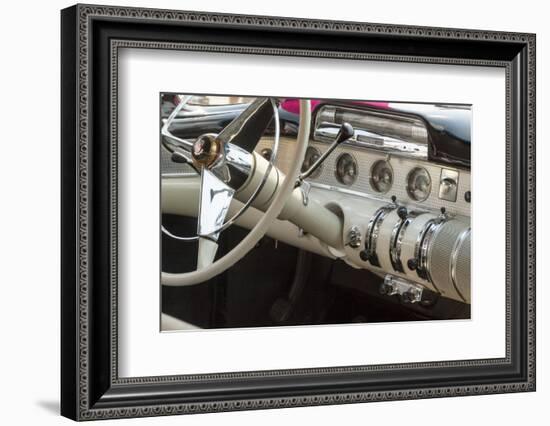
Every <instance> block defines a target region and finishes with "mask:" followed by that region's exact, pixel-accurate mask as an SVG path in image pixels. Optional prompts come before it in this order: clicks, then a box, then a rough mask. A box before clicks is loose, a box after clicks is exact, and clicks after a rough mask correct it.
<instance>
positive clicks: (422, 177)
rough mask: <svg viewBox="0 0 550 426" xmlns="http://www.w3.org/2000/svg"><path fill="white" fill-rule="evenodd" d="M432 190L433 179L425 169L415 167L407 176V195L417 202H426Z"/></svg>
mask: <svg viewBox="0 0 550 426" xmlns="http://www.w3.org/2000/svg"><path fill="white" fill-rule="evenodd" d="M431 190H432V179H431V178H430V174H429V173H428V171H427V170H426V169H425V168H423V167H415V168H414V169H412V170H411V171H410V172H409V174H408V176H407V193H408V194H409V197H411V198H412V199H413V200H415V201H424V200H425V199H426V198H428V196H429V195H430V191H431Z"/></svg>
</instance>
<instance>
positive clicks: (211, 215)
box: [197, 168, 235, 269]
mask: <svg viewBox="0 0 550 426" xmlns="http://www.w3.org/2000/svg"><path fill="white" fill-rule="evenodd" d="M234 194H235V190H234V189H233V188H231V187H229V186H228V185H226V184H225V183H224V182H223V181H222V180H220V179H219V178H218V177H217V176H216V175H215V174H214V173H212V172H211V171H210V170H208V169H206V168H202V169H201V184H200V198H199V215H198V224H197V235H198V236H199V256H198V262H197V269H201V268H203V267H205V266H208V265H210V264H211V263H212V262H213V260H214V256H215V255H216V251H217V247H218V244H217V241H218V237H219V235H220V232H219V229H220V228H221V227H222V225H223V224H224V221H225V217H226V216H227V212H228V210H229V206H230V204H231V200H233V195H234Z"/></svg>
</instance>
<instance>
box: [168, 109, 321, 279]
mask: <svg viewBox="0 0 550 426" xmlns="http://www.w3.org/2000/svg"><path fill="white" fill-rule="evenodd" d="M265 101H266V100H265V99H263V100H262V99H258V100H257V101H255V102H254V103H252V104H251V105H250V106H249V107H248V108H247V109H246V110H245V111H243V112H242V113H241V114H240V115H239V116H238V117H237V118H236V119H235V120H233V121H232V122H231V123H229V125H228V126H226V127H225V128H224V129H223V130H222V132H220V134H219V135H212V134H206V135H203V136H200V137H199V138H198V139H197V140H196V141H195V142H194V143H190V142H187V141H184V140H181V139H178V138H175V137H173V136H172V135H171V134H170V133H169V132H167V131H166V126H165V127H164V128H163V137H164V140H165V141H166V143H165V146H166V147H168V149H169V150H170V151H171V152H172V158H174V157H178V156H179V158H181V162H188V163H189V164H192V165H193V167H194V168H195V170H197V171H199V172H200V174H201V188H200V194H201V195H200V203H199V204H200V206H199V214H198V217H199V221H198V222H199V223H198V240H199V253H198V266H197V270H195V271H191V272H186V273H168V272H162V275H161V282H162V285H166V286H190V285H195V284H199V283H201V282H204V281H207V280H209V279H211V278H213V277H214V276H216V275H218V274H220V273H222V272H224V271H225V270H227V269H228V268H230V267H231V266H233V265H234V264H235V263H237V262H238V261H239V260H240V259H242V258H243V257H244V256H245V255H246V254H247V253H248V252H249V251H250V250H252V249H253V248H254V246H255V245H256V243H257V242H258V241H259V240H260V239H261V238H262V237H263V236H264V235H265V233H266V232H267V230H268V228H269V226H270V225H271V224H272V223H273V221H274V220H275V219H276V218H277V217H278V216H279V215H280V213H281V211H282V210H283V208H284V207H285V204H286V202H287V200H288V199H289V197H290V196H291V194H292V192H293V190H294V189H295V183H296V179H297V177H298V174H299V173H300V169H301V166H302V162H303V158H304V156H305V152H306V148H307V145H308V141H309V128H310V121H311V104H310V101H309V100H304V99H301V100H300V116H299V120H300V121H299V129H298V138H297V143H296V144H295V152H294V155H292V156H291V158H292V161H291V164H290V167H289V173H288V175H287V176H286V177H284V179H283V180H282V182H281V179H280V178H281V177H283V176H284V175H283V174H282V173H281V172H280V171H278V170H276V171H277V173H275V174H274V176H275V178H274V177H272V174H271V173H270V171H271V165H272V162H270V163H269V164H267V165H266V164H265V163H267V161H266V160H265V159H264V158H263V157H261V156H260V155H258V154H257V153H255V152H254V147H255V145H256V144H257V142H258V141H259V139H260V137H261V136H262V133H263V131H264V130H265V128H266V127H267V125H268V123H269V121H270V120H271V118H272V115H270V116H269V119H267V122H266V117H267V116H266V109H265V107H264V106H265V104H266V103H265ZM271 103H272V101H271V100H269V105H270V107H271ZM175 112H176V113H177V112H178V111H177V110H176V111H175ZM172 116H175V114H174V113H172V115H171V117H172ZM169 120H170V118H169V119H168V120H167V121H169ZM276 120H277V117H276ZM277 124H278V123H277ZM189 154H191V157H189ZM258 175H259V176H258ZM277 176H279V181H278V182H268V184H271V185H269V186H271V187H272V188H276V189H275V194H274V196H273V197H271V202H270V203H269V206H268V207H267V209H266V210H265V213H264V215H263V216H262V218H261V219H260V220H259V221H258V223H257V224H256V225H255V226H254V227H253V228H252V229H251V230H250V232H249V233H248V235H247V236H246V237H245V238H244V239H243V240H242V241H241V242H240V243H239V244H237V245H236V246H235V247H234V248H233V249H232V250H230V251H229V252H228V253H226V254H225V255H224V256H222V257H220V258H219V259H218V260H216V261H215V262H214V261H213V259H214V256H215V254H216V250H217V237H218V235H219V232H220V231H221V230H223V229H225V228H226V227H227V226H226V225H228V224H230V223H231V222H232V220H229V221H228V222H224V221H225V216H226V214H227V210H228V209H229V204H230V203H231V200H232V199H233V196H234V195H235V194H237V195H238V194H239V191H240V189H242V188H243V187H245V186H247V185H248V184H250V183H251V182H254V181H257V180H258V177H259V178H260V184H259V185H258V187H257V190H256V191H255V192H254V193H253V194H252V195H251V196H250V197H249V199H248V201H247V202H246V203H245V206H244V207H243V209H241V211H239V212H238V213H237V215H240V214H242V212H244V210H245V209H246V208H248V207H249V206H250V205H251V204H252V201H253V198H255V196H256V195H258V193H259V192H260V193H261V189H262V187H263V186H264V185H263V184H264V183H266V180H267V181H269V180H270V179H276V177H277ZM266 186H268V185H266ZM234 218H235V216H234V217H233V218H232V219H234Z"/></svg>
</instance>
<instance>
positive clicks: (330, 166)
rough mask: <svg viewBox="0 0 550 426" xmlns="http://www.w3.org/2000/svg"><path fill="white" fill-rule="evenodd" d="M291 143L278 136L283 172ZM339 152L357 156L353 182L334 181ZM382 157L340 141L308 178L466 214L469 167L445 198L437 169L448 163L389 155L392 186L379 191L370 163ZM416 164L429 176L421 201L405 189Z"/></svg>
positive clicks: (319, 146)
mask: <svg viewBox="0 0 550 426" xmlns="http://www.w3.org/2000/svg"><path fill="white" fill-rule="evenodd" d="M293 143H295V139H292V138H281V142H280V144H281V145H280V147H279V158H278V161H277V165H278V166H279V167H280V168H281V170H283V171H284V172H286V171H288V164H290V160H291V157H292V154H293V152H294V147H292V146H291V145H292V144H293ZM271 144H272V139H270V138H263V139H262V140H261V141H260V143H259V144H258V147H257V149H256V151H258V152H259V151H261V149H262V148H267V147H270V146H271ZM310 146H314V147H316V148H317V149H318V150H319V151H320V152H324V151H325V150H326V149H327V147H328V144H326V143H323V142H316V141H313V140H310ZM343 152H347V153H350V154H351V155H353V157H355V159H356V160H357V164H358V166H359V168H358V176H357V179H356V180H355V182H354V183H353V184H351V185H349V186H346V185H344V184H342V183H340V182H338V180H337V179H336V177H335V175H334V172H335V170H336V159H337V158H338V156H339V155H340V154H342V153H343ZM385 158H386V154H384V153H380V152H377V151H375V150H367V149H364V148H358V147H353V146H349V145H340V146H339V147H338V148H336V149H335V150H334V152H333V153H332V154H330V155H329V157H328V158H327V159H326V161H325V163H324V164H323V168H322V170H321V173H320V174H319V176H317V177H315V178H309V179H308V181H309V182H315V183H320V184H324V185H329V186H332V187H335V188H343V189H348V190H351V191H355V192H359V193H362V194H368V195H371V196H374V197H376V198H379V199H385V200H388V202H389V201H390V200H391V196H392V195H395V196H396V197H397V201H398V202H399V203H402V204H407V205H411V206H413V205H414V206H417V207H418V208H420V209H422V208H423V209H428V210H439V209H440V208H441V207H445V208H446V209H447V211H448V212H449V213H451V214H459V215H462V216H466V217H470V203H467V202H466V201H464V194H465V192H466V191H469V190H470V171H469V170H464V169H459V170H458V171H459V179H458V197H457V201H456V202H451V201H445V200H441V199H439V197H438V193H439V178H440V174H441V169H452V168H451V167H447V166H443V165H438V164H434V163H431V162H428V161H423V160H418V159H411V158H403V157H398V156H390V157H389V158H390V160H389V162H390V164H391V166H392V168H393V173H394V177H393V186H392V188H391V189H390V190H389V191H388V192H387V193H386V194H379V193H377V192H375V191H374V190H373V189H372V187H371V184H370V170H371V167H372V165H373V164H374V163H375V162H376V161H378V160H381V159H385ZM419 166H421V167H424V168H425V169H426V170H427V171H428V173H429V174H430V177H431V179H432V189H431V192H430V195H429V196H428V198H427V199H426V200H424V201H414V200H411V198H410V197H409V194H408V193H407V175H408V173H409V172H410V171H411V170H412V169H413V168H414V167H419ZM474 196H475V195H474Z"/></svg>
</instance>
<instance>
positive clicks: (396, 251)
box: [390, 210, 425, 272]
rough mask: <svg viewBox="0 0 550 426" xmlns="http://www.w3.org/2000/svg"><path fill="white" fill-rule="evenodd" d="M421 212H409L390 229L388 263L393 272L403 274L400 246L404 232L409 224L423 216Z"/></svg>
mask: <svg viewBox="0 0 550 426" xmlns="http://www.w3.org/2000/svg"><path fill="white" fill-rule="evenodd" d="M423 213H425V212H423V211H414V210H413V211H411V212H409V213H408V215H407V217H406V218H405V219H401V220H399V221H398V222H397V223H396V224H395V226H394V227H393V229H392V233H391V240H390V261H391V264H392V267H393V270H394V271H396V272H405V268H404V267H403V262H402V261H401V246H402V245H403V238H405V232H406V231H407V228H408V226H409V225H410V224H411V222H412V221H413V220H414V219H415V218H417V217H418V216H420V215H421V214H423Z"/></svg>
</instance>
